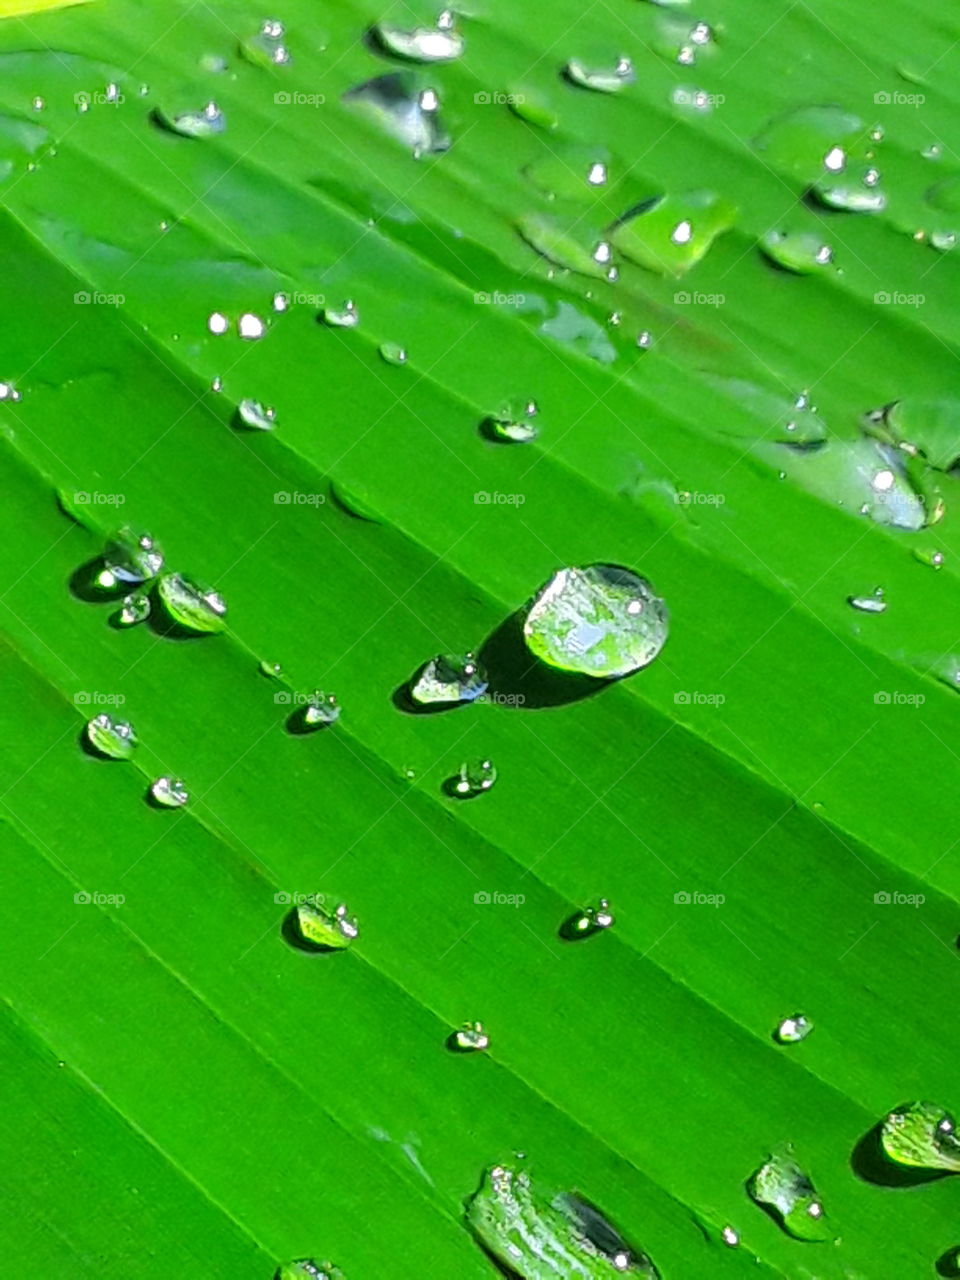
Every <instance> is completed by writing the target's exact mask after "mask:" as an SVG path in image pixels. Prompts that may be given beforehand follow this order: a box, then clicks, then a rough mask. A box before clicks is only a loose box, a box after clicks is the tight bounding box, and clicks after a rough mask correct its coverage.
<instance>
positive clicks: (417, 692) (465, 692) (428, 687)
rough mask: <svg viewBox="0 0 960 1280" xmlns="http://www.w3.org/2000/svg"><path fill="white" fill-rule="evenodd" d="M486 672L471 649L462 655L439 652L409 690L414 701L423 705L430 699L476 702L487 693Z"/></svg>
mask: <svg viewBox="0 0 960 1280" xmlns="http://www.w3.org/2000/svg"><path fill="white" fill-rule="evenodd" d="M486 688H487V673H486V672H485V671H484V670H483V668H482V667H481V666H480V664H479V663H478V662H477V660H476V658H475V657H474V656H473V654H472V653H466V654H464V655H463V657H459V656H457V655H455V654H438V656H437V657H436V658H431V659H430V661H429V662H428V663H427V665H426V666H425V667H424V668H423V670H422V671H421V673H420V675H419V677H418V679H417V681H416V683H415V684H414V685H413V688H412V689H411V690H410V696H411V697H412V698H413V700H414V702H418V703H420V704H421V705H423V706H427V705H429V704H430V703H443V702H473V701H474V699H475V698H479V697H480V695H481V693H485V692H486Z"/></svg>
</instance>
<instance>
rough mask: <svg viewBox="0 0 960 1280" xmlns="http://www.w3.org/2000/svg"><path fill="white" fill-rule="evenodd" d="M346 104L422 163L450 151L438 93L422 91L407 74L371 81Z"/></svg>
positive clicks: (350, 93) (349, 95)
mask: <svg viewBox="0 0 960 1280" xmlns="http://www.w3.org/2000/svg"><path fill="white" fill-rule="evenodd" d="M343 100H344V102H345V103H347V104H348V105H349V106H352V107H356V108H358V109H360V110H363V111H365V112H366V113H367V114H368V115H369V116H371V117H372V118H373V119H374V120H375V122H376V123H377V124H379V125H380V127H381V128H382V129H384V130H385V131H386V132H387V133H389V134H390V135H391V136H392V137H394V138H396V139H397V140H398V141H400V142H402V143H404V144H405V145H406V146H407V147H408V148H409V150H410V151H412V152H413V154H414V156H415V157H416V158H418V159H419V157H420V156H424V155H430V154H432V153H434V152H438V151H446V150H447V149H448V148H449V146H450V138H449V136H448V135H447V134H446V132H445V131H444V130H443V128H442V126H441V123H440V119H439V113H438V109H437V108H438V101H437V94H436V91H435V90H433V89H422V88H421V87H420V86H419V85H418V83H417V81H416V79H415V78H413V77H412V76H411V75H409V74H407V73H404V72H398V73H395V74H393V75H386V76H377V77H376V79H374V80H367V81H366V82H365V83H364V84H361V85H358V86H357V87H356V88H355V89H349V90H348V91H347V92H346V93H345V94H344V95H343Z"/></svg>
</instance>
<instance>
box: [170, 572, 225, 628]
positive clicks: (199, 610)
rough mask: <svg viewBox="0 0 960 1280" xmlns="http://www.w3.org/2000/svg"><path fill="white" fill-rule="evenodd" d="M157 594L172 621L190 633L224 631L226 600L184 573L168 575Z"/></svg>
mask: <svg viewBox="0 0 960 1280" xmlns="http://www.w3.org/2000/svg"><path fill="white" fill-rule="evenodd" d="M157 591H158V594H159V596H160V599H161V601H162V602H163V604H164V606H165V608H166V610H167V613H168V614H169V616H170V618H171V619H172V620H173V622H175V623H176V624H177V625H178V626H181V627H186V628H187V629H188V630H190V631H199V632H204V633H213V632H216V631H222V630H223V628H224V625H225V624H224V618H225V617H226V613H227V606H226V603H225V601H224V599H223V596H221V595H220V594H219V592H217V591H214V590H213V589H212V588H211V587H207V586H202V585H200V584H199V583H197V582H194V581H193V580H192V579H190V578H187V577H186V576H185V575H184V574H182V573H165V574H164V575H163V577H162V578H161V579H160V581H159V583H158V586H157Z"/></svg>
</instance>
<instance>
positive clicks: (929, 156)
mask: <svg viewBox="0 0 960 1280" xmlns="http://www.w3.org/2000/svg"><path fill="white" fill-rule="evenodd" d="M920 154H921V155H922V156H923V158H924V160H939V159H940V157H941V156H942V155H943V147H941V145H940V143H939V142H931V144H930V146H929V147H924V148H923V150H922V151H921V152H920Z"/></svg>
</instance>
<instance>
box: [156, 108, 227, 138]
mask: <svg viewBox="0 0 960 1280" xmlns="http://www.w3.org/2000/svg"><path fill="white" fill-rule="evenodd" d="M154 118H155V119H156V120H157V121H158V122H159V123H160V124H162V125H163V127H164V128H165V129H168V130H169V131H170V132H171V133H178V134H180V135H181V137H184V138H210V137H213V136H214V135H215V134H218V133H223V131H224V130H225V129H226V127H227V120H226V117H225V116H224V114H223V112H222V111H221V110H220V108H219V107H218V106H217V104H216V103H215V102H208V103H207V104H206V106H204V107H203V108H202V109H201V110H200V111H181V112H179V113H176V114H169V115H168V114H167V113H166V112H165V111H162V110H160V109H159V108H158V109H157V111H156V112H155V113H154Z"/></svg>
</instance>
